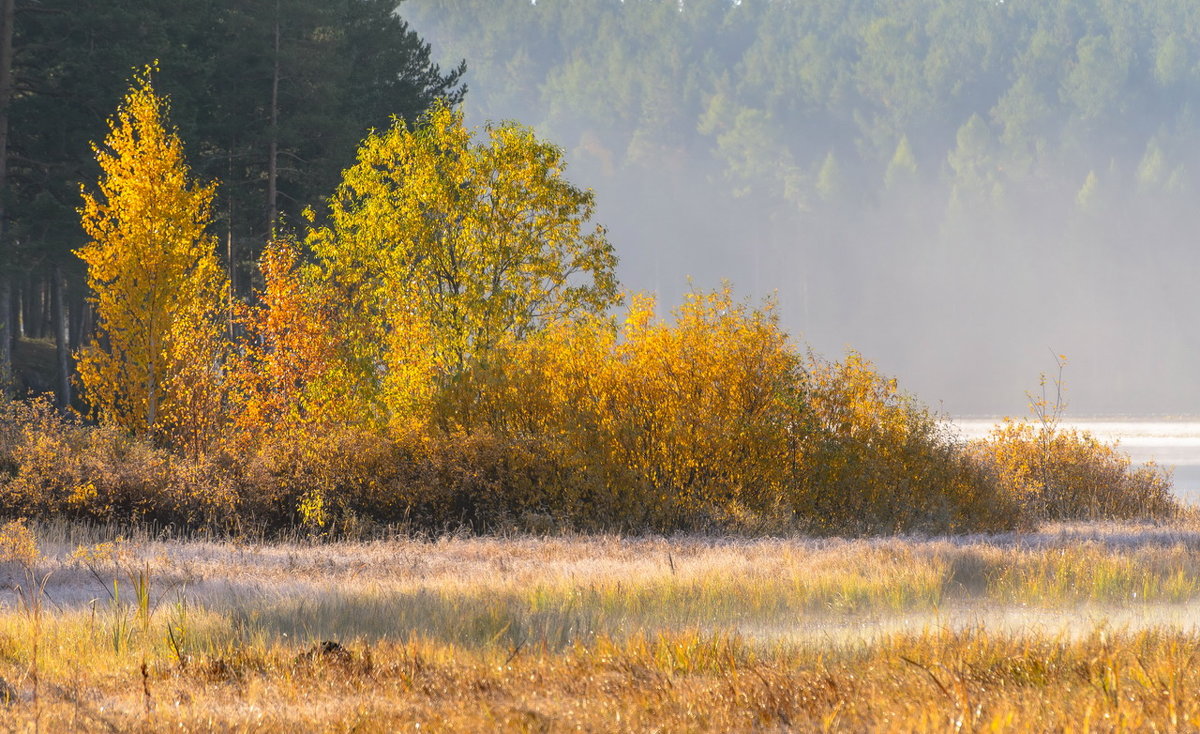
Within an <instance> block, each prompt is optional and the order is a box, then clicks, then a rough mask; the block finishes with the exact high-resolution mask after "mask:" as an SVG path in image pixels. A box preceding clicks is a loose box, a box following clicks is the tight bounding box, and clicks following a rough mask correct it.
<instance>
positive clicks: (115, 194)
mask: <svg viewBox="0 0 1200 734" xmlns="http://www.w3.org/2000/svg"><path fill="white" fill-rule="evenodd" d="M152 71H153V67H148V68H147V69H146V70H145V71H143V72H142V73H141V74H139V75H137V76H136V77H135V78H134V83H133V86H132V87H131V88H130V90H129V92H128V93H127V94H126V96H125V99H124V101H123V102H122V104H121V106H120V107H119V108H118V109H117V112H116V115H115V116H114V117H113V118H111V119H110V120H109V132H108V136H107V137H106V138H105V140H104V143H103V145H93V150H94V151H95V155H96V160H97V162H99V164H100V168H101V172H102V173H101V177H100V181H99V191H98V192H97V193H92V192H89V191H87V190H82V195H83V206H82V207H81V208H80V215H81V219H82V223H83V228H84V231H85V232H86V233H87V235H88V237H89V238H90V241H89V242H88V243H87V244H86V245H84V246H83V247H82V248H80V249H79V250H77V251H76V254H77V255H78V256H79V257H80V258H81V259H82V260H83V261H84V262H85V263H86V264H87V270H88V273H87V280H88V287H89V289H90V291H91V296H90V300H91V303H92V305H93V306H94V308H95V310H96V318H97V334H96V338H95V340H93V341H92V342H91V343H89V344H88V345H86V346H85V347H84V348H83V349H82V350H81V351H80V352H79V354H78V355H77V358H78V364H79V379H80V382H81V383H82V385H83V389H84V396H85V397H86V399H87V401H88V403H89V404H90V406H91V408H92V410H93V411H94V412H95V413H96V415H97V417H98V418H99V419H100V420H101V421H103V422H105V423H109V424H112V425H117V426H120V427H122V428H124V429H126V430H129V431H131V432H133V433H137V434H146V433H153V434H156V435H160V436H165V437H168V438H169V439H171V440H173V441H175V442H176V443H178V444H185V445H187V446H192V447H195V446H199V445H200V444H202V443H203V442H204V441H205V440H206V438H207V437H209V436H211V435H212V433H213V431H214V429H215V428H216V427H217V422H218V420H219V413H220V403H221V395H220V389H219V387H220V374H219V370H220V367H221V364H220V362H221V350H222V349H223V347H224V343H225V342H224V339H223V338H222V334H221V331H222V315H223V313H224V311H225V308H226V304H224V303H223V302H224V299H225V298H226V297H227V296H226V293H227V289H226V280H225V274H224V271H223V270H222V269H221V267H220V264H219V263H218V261H217V257H216V241H215V239H214V238H213V237H212V236H211V235H210V234H208V233H207V232H206V229H207V226H208V224H209V222H210V219H211V204H212V199H213V194H214V193H215V184H211V183H210V184H205V183H198V182H196V181H194V180H193V179H192V177H191V174H190V170H189V168H188V166H187V163H186V162H185V160H184V153H183V144H182V142H181V141H180V139H179V135H178V134H177V133H176V132H175V130H174V129H172V128H171V127H169V125H168V123H167V117H168V104H167V102H166V100H165V99H163V98H162V97H159V96H158V95H157V94H156V93H155V91H154V87H153V85H152V83H151V72H152Z"/></svg>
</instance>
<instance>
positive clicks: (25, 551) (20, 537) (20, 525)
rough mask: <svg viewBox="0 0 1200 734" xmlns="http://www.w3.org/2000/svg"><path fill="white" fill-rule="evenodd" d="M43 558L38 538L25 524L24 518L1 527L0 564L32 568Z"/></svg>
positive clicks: (10, 521)
mask: <svg viewBox="0 0 1200 734" xmlns="http://www.w3.org/2000/svg"><path fill="white" fill-rule="evenodd" d="M41 557H42V553H41V551H40V550H38V544H37V538H36V537H34V535H33V531H32V530H30V529H29V526H28V525H26V524H25V519H24V518H21V519H18V520H9V521H8V522H6V523H4V524H3V525H0V563H17V564H19V565H21V566H24V567H25V568H32V567H33V566H34V564H36V563H37V562H38V560H39V559H40V558H41Z"/></svg>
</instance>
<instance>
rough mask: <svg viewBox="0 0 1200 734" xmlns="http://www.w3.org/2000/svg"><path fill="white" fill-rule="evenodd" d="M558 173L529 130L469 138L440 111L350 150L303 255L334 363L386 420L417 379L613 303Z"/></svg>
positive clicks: (583, 210)
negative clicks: (350, 162) (324, 305)
mask: <svg viewBox="0 0 1200 734" xmlns="http://www.w3.org/2000/svg"><path fill="white" fill-rule="evenodd" d="M564 165H565V164H564V161H563V156H562V151H561V150H560V149H559V148H557V147H555V146H553V145H551V144H549V143H546V142H543V141H540V140H538V139H537V138H536V137H535V136H534V134H533V132H532V131H531V130H530V129H529V128H526V127H524V126H521V125H518V124H516V123H504V124H501V125H498V126H489V127H487V128H485V129H484V130H483V131H482V134H481V135H479V136H478V139H477V138H476V135H475V134H474V131H472V130H471V129H469V128H467V127H466V126H465V125H464V123H463V116H462V113H461V112H460V111H457V110H455V109H453V108H450V107H448V106H446V105H445V104H436V105H434V107H433V108H432V109H431V110H430V111H429V112H428V113H427V114H426V115H425V117H424V118H423V119H422V121H421V124H419V125H417V126H416V127H414V128H411V129H410V128H409V127H407V126H406V125H405V124H404V123H403V122H399V121H398V122H397V123H396V124H395V125H394V126H393V127H392V128H390V129H389V130H387V131H384V132H382V133H371V134H370V135H369V136H368V137H367V139H366V140H364V141H363V143H362V146H361V147H360V148H359V152H358V161H357V163H356V164H355V165H354V166H352V167H351V168H349V169H347V170H346V171H345V173H344V174H343V179H342V183H341V185H340V186H339V187H338V189H337V191H336V192H335V194H334V196H333V197H332V199H331V201H330V212H329V224H328V226H326V227H322V228H319V229H316V230H315V231H313V232H312V233H311V234H310V236H309V238H308V244H309V246H310V247H311V249H312V251H313V253H314V254H315V255H316V258H317V264H318V267H319V268H320V269H321V270H322V271H323V272H324V273H325V277H326V279H327V282H328V284H329V286H330V288H331V290H330V292H331V293H332V294H334V297H335V298H337V299H338V301H339V311H340V312H341V316H340V317H339V318H340V321H339V323H338V327H337V331H338V333H339V335H340V336H341V338H342V339H343V340H344V341H345V344H346V347H347V350H346V353H347V354H348V355H349V356H350V358H351V359H350V361H351V362H352V363H353V364H354V365H356V368H355V369H356V370H357V374H358V375H359V377H360V378H361V379H363V380H364V382H365V383H367V384H372V385H373V386H374V387H372V388H371V390H373V391H374V392H375V393H376V394H377V395H378V396H379V402H380V403H382V404H383V405H384V406H385V407H384V410H383V412H385V413H388V412H390V413H392V414H393V415H392V416H391V418H390V420H391V421H392V422H393V423H394V419H395V415H394V414H396V413H398V412H399V413H404V412H410V413H411V412H412V411H413V410H417V409H418V404H420V403H421V402H422V399H421V398H422V394H424V396H425V397H428V396H429V391H428V386H430V385H431V382H430V381H431V380H432V381H434V382H436V381H437V380H445V379H452V378H454V376H456V375H458V374H460V373H461V372H462V370H463V368H464V366H466V365H468V364H470V363H472V362H473V361H476V360H479V359H486V358H487V355H488V354H489V353H490V352H491V351H492V350H493V349H494V348H495V347H496V346H497V345H499V344H501V343H502V342H504V341H505V340H513V339H516V340H520V339H522V338H524V337H525V336H527V335H528V334H530V333H532V332H534V331H536V330H538V329H541V328H543V327H545V326H547V325H551V324H554V323H559V322H563V321H569V320H571V319H574V318H577V317H580V316H582V315H585V314H592V313H601V312H603V311H604V310H605V309H607V308H608V307H609V306H610V305H612V304H613V303H615V302H616V300H617V285H616V278H615V275H614V270H615V266H616V257H615V255H614V253H613V249H612V246H611V245H610V244H609V243H608V240H607V238H606V237H605V233H604V229H603V228H602V227H598V226H592V225H590V224H589V220H590V219H591V216H592V211H593V206H594V202H593V196H592V193H591V192H590V191H586V190H583V189H579V188H577V187H575V186H573V185H572V184H571V183H570V182H568V181H567V180H566V179H565V178H563V176H562V172H563V168H564Z"/></svg>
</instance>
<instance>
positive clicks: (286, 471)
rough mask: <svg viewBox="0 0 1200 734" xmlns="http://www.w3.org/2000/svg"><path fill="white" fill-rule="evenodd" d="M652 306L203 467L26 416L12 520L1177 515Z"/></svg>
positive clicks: (667, 521)
mask: <svg viewBox="0 0 1200 734" xmlns="http://www.w3.org/2000/svg"><path fill="white" fill-rule="evenodd" d="M654 309H655V305H654V303H653V301H652V300H649V299H644V298H635V299H634V300H633V302H632V305H631V306H630V309H629V315H628V317H627V318H626V320H625V321H624V322H623V323H622V324H620V325H616V324H613V323H612V322H610V321H606V320H602V319H585V320H580V321H576V322H571V323H563V324H559V325H556V326H551V327H548V328H546V329H544V330H542V331H540V332H538V333H536V334H533V335H531V336H529V337H527V338H524V339H521V340H513V341H510V342H506V343H504V344H502V345H499V346H497V347H496V348H495V349H493V350H491V351H490V352H489V353H488V356H487V359H478V360H474V361H472V362H471V363H470V364H469V365H468V366H467V367H466V368H465V369H464V370H462V371H461V372H459V373H457V374H456V375H454V376H453V377H452V378H447V379H444V380H441V381H440V382H439V383H438V385H437V387H436V389H435V390H433V391H432V392H431V394H430V395H429V397H428V399H427V400H426V401H425V402H424V403H423V407H422V416H423V419H422V420H420V421H408V422H406V423H404V425H403V426H402V427H397V426H398V424H397V422H396V421H394V420H357V421H356V420H348V419H346V418H345V416H343V415H340V414H338V415H336V416H334V417H331V414H329V413H327V412H316V413H312V414H308V413H305V412H304V411H302V410H297V409H296V407H295V406H294V405H293V406H291V407H290V408H287V409H286V410H283V409H280V410H274V411H273V410H265V409H264V407H263V405H262V404H257V405H256V406H255V407H254V410H255V411H256V413H255V416H256V419H255V420H248V419H246V417H245V416H244V415H242V416H241V417H240V419H239V414H238V412H237V411H238V405H231V406H230V408H229V410H230V416H229V418H228V420H227V424H226V429H225V431H224V433H223V437H222V438H221V439H220V440H217V441H214V442H211V443H210V444H209V445H208V446H207V447H206V448H205V449H204V450H202V451H191V450H187V451H181V450H178V449H175V450H172V449H170V448H167V447H165V446H162V445H154V444H153V443H151V440H150V439H148V438H134V437H131V436H130V435H129V434H127V433H125V432H123V431H121V430H118V429H116V428H112V427H104V426H100V427H96V426H90V425H85V424H83V423H81V422H79V421H77V420H73V419H67V418H63V417H61V416H60V415H58V414H57V413H56V412H55V411H54V410H53V409H52V408H51V407H50V405H49V403H48V402H46V401H43V400H32V401H26V402H12V403H8V404H4V405H3V406H0V514H3V515H4V516H7V517H23V516H40V517H45V516H49V515H61V516H69V517H75V518H87V519H94V520H102V521H129V520H134V521H147V522H154V523H158V524H170V525H175V526H177V527H181V528H182V527H186V528H209V529H216V530H227V531H228V530H237V529H239V528H245V527H247V526H253V527H257V528H266V529H274V530H283V529H287V528H296V527H301V528H306V529H308V530H311V531H314V532H329V531H333V532H338V531H345V530H348V529H350V528H352V527H360V526H361V525H362V524H363V523H404V524H408V525H409V526H410V527H414V528H421V529H427V530H435V531H436V530H442V529H446V528H452V527H462V526H467V527H470V528H473V529H476V530H489V529H496V528H505V527H519V528H524V529H527V530H534V531H545V530H552V529H562V528H575V529H580V530H616V531H625V532H642V531H647V530H655V531H672V530H706V529H707V530H737V531H744V532H755V531H758V532H763V531H770V532H781V531H805V532H815V533H821V534H830V533H878V532H965V531H983V530H996V529H1003V528H1010V527H1014V526H1017V525H1022V524H1032V523H1036V522H1039V521H1043V520H1061V519H1070V518H1115V517H1121V518H1127V517H1137V516H1161V515H1163V514H1166V513H1169V512H1171V511H1172V510H1173V509H1174V504H1173V502H1172V500H1171V499H1170V491H1169V490H1170V484H1169V477H1168V475H1166V474H1165V473H1164V472H1162V471H1160V470H1158V469H1156V468H1153V467H1141V468H1134V467H1131V465H1130V463H1129V460H1128V459H1127V458H1126V457H1124V456H1122V455H1121V454H1119V453H1117V452H1116V451H1115V450H1114V448H1113V447H1111V446H1108V445H1105V444H1102V443H1100V442H1098V441H1096V440H1095V439H1094V438H1092V437H1090V436H1087V435H1085V434H1079V433H1075V432H1070V431H1061V430H1057V429H1053V428H1050V427H1046V426H1034V425H1029V424H1024V423H1013V422H1009V423H1006V424H1004V425H1002V426H999V427H998V428H997V429H996V431H995V432H994V433H993V434H992V435H991V436H990V437H988V438H987V439H985V440H982V441H978V442H974V443H972V444H964V443H962V442H961V441H959V440H958V439H957V438H956V436H955V435H954V434H953V433H951V432H950V431H949V429H948V428H947V427H946V424H945V423H944V422H943V421H940V420H938V418H937V416H935V415H933V414H931V413H930V411H928V410H927V409H926V408H924V407H923V406H921V405H920V404H919V403H918V402H916V401H915V400H914V399H912V398H911V397H909V396H908V395H906V394H904V393H903V392H902V391H901V390H900V389H899V388H898V387H897V385H896V383H895V381H894V380H888V379H885V378H884V377H882V376H880V375H879V374H878V373H877V372H876V371H875V370H874V368H873V367H872V365H871V364H870V363H869V362H867V361H866V360H865V359H863V358H862V357H861V356H860V355H858V354H854V353H851V354H849V355H847V356H846V357H845V358H844V359H843V360H841V361H839V362H828V361H824V360H822V359H820V358H818V357H815V356H813V355H804V354H801V353H799V352H797V351H796V350H795V349H794V348H793V347H792V346H791V345H790V343H789V341H788V339H787V337H786V335H785V334H784V333H783V332H782V330H781V329H780V328H779V326H778V324H777V322H776V319H775V317H774V315H773V314H772V312H771V310H770V309H766V310H760V309H753V308H749V307H747V306H746V305H744V304H742V303H739V302H736V301H734V300H733V299H732V297H731V296H730V294H729V293H728V291H719V292H716V293H710V294H693V295H692V296H691V297H689V299H688V300H687V301H686V302H685V303H684V305H683V306H682V307H681V308H680V309H679V310H678V311H677V312H676V313H675V314H673V318H670V319H661V318H659V317H657V316H656V315H655V311H654ZM301 392H302V391H301ZM299 394H300V393H299V392H298V393H297V395H299ZM297 399H298V398H297ZM270 416H275V418H276V420H275V421H274V422H269V423H268V424H267V425H266V426H265V427H264V425H263V420H262V419H263V418H264V417H270Z"/></svg>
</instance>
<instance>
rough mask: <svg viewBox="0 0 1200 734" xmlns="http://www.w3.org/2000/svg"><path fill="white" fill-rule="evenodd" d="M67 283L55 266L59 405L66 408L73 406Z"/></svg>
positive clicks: (53, 290) (53, 287) (53, 285)
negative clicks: (66, 294)
mask: <svg viewBox="0 0 1200 734" xmlns="http://www.w3.org/2000/svg"><path fill="white" fill-rule="evenodd" d="M66 287H67V283H66V280H65V279H64V278H63V275H62V268H60V267H59V266H57V265H55V266H54V276H53V280H52V281H51V282H50V291H51V295H52V296H53V298H52V299H51V303H50V305H51V309H50V310H51V311H52V312H53V316H54V351H55V356H56V357H58V390H57V392H58V407H59V409H60V410H66V409H67V408H69V407H70V406H71V346H70V343H69V341H68V328H67V313H68V312H67V304H66V297H65V294H64V291H65V290H66Z"/></svg>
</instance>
